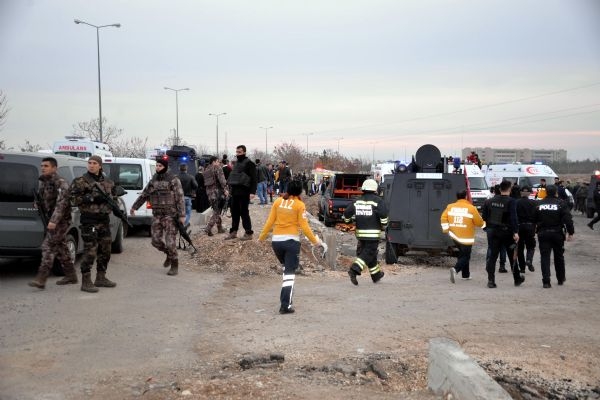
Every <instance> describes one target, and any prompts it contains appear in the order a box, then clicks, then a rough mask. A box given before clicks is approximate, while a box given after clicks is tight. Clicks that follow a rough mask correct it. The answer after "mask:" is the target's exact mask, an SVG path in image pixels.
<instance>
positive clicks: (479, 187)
mask: <svg viewBox="0 0 600 400" xmlns="http://www.w3.org/2000/svg"><path fill="white" fill-rule="evenodd" d="M448 172H449V173H455V174H465V175H466V177H467V180H468V181H469V192H470V193H471V201H472V202H473V205H474V206H475V207H476V208H477V209H478V210H481V207H483V203H484V202H485V201H486V200H487V199H489V198H491V197H492V194H491V192H490V189H489V186H488V184H487V182H486V181H485V175H484V174H483V172H481V169H480V168H479V167H478V166H477V164H460V167H459V168H458V169H457V168H455V166H454V164H452V163H450V164H448Z"/></svg>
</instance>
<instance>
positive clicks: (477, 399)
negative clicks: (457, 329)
mask: <svg viewBox="0 0 600 400" xmlns="http://www.w3.org/2000/svg"><path fill="white" fill-rule="evenodd" d="M427 386H428V387H429V389H430V390H431V391H433V393H435V394H436V395H443V396H445V395H447V394H450V393H451V394H452V395H453V396H454V398H455V399H458V400H489V399H494V400H510V399H512V397H510V395H509V394H508V392H506V391H505V390H504V389H503V388H502V386H500V385H499V384H498V383H497V382H496V381H494V380H493V379H492V378H491V377H490V376H489V375H488V374H487V373H486V372H485V371H484V370H483V368H481V367H480V366H479V365H478V364H477V363H476V362H475V361H474V360H473V359H471V357H469V356H468V355H467V354H465V352H464V351H463V350H462V348H461V347H460V346H459V345H458V343H456V342H455V341H454V340H451V339H448V338H433V339H431V340H430V341H429V365H428V368H427Z"/></svg>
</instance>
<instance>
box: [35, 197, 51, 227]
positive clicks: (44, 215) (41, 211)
mask: <svg viewBox="0 0 600 400" xmlns="http://www.w3.org/2000/svg"><path fill="white" fill-rule="evenodd" d="M33 198H34V202H35V206H36V208H37V211H38V214H40V218H41V219H42V224H43V225H44V234H45V233H46V232H47V231H48V222H50V220H49V218H48V212H47V211H46V207H44V201H43V200H42V196H40V194H39V193H38V191H37V190H35V189H33Z"/></svg>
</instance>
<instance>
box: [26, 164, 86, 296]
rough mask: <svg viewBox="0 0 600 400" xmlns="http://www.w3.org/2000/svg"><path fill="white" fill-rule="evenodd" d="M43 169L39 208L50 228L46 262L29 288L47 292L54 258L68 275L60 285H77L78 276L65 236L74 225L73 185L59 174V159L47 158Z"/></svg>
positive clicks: (43, 250)
mask: <svg viewBox="0 0 600 400" xmlns="http://www.w3.org/2000/svg"><path fill="white" fill-rule="evenodd" d="M40 167H41V171H42V175H40V177H39V178H38V179H39V181H40V184H39V188H38V194H39V197H40V199H41V202H42V204H41V205H37V204H36V205H37V206H38V207H40V206H41V208H42V209H43V211H42V212H44V211H45V212H46V213H47V219H48V226H47V227H46V228H47V232H46V237H44V242H43V243H42V262H41V263H40V267H39V269H38V274H37V276H36V277H35V279H34V280H33V281H31V282H29V286H32V287H36V288H39V289H44V287H45V286H46V279H47V278H48V275H49V274H50V268H51V267H52V263H53V262H54V257H56V258H57V259H58V260H59V261H60V262H61V264H62V266H63V270H64V272H65V276H64V278H62V279H60V280H58V281H56V284H57V285H66V284H69V283H77V274H76V273H75V266H74V265H73V260H72V259H71V254H70V253H69V248H68V247H67V243H66V242H65V236H66V235H67V230H68V229H69V225H70V224H71V203H70V202H69V185H68V184H67V181H65V180H64V178H62V177H61V176H60V175H58V173H57V172H56V171H57V169H58V163H57V162H56V158H54V157H45V158H43V159H42V164H41V166H40ZM40 211H41V210H40Z"/></svg>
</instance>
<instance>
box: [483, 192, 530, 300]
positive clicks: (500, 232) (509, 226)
mask: <svg viewBox="0 0 600 400" xmlns="http://www.w3.org/2000/svg"><path fill="white" fill-rule="evenodd" d="M511 186H512V184H511V183H510V182H509V181H502V182H501V183H500V194H499V195H496V196H494V197H492V198H491V199H490V200H489V201H487V202H485V203H484V204H483V209H482V217H483V220H484V221H485V222H486V231H487V234H488V246H489V248H490V255H489V257H488V258H487V260H486V266H485V269H486V270H487V273H488V284H487V286H488V288H490V289H493V288H495V287H496V279H495V269H496V260H497V259H498V254H499V253H500V248H502V247H505V248H506V252H507V256H508V261H509V263H510V266H511V270H512V273H513V277H514V281H515V286H519V285H520V284H521V283H523V282H525V277H524V276H522V275H521V273H520V272H519V267H518V266H517V265H516V263H515V262H514V258H513V256H514V252H515V248H516V247H517V242H518V241H519V224H518V220H517V210H516V202H515V199H513V198H512V197H510V196H509V195H510V189H511Z"/></svg>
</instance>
